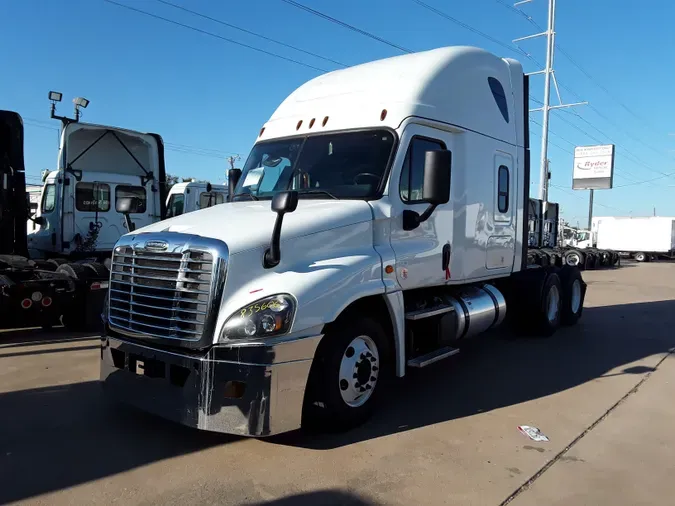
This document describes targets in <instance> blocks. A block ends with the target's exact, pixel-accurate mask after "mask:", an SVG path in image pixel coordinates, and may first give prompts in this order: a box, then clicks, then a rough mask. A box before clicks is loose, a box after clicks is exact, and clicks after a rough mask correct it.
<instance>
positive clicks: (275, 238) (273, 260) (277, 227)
mask: <svg viewBox="0 0 675 506" xmlns="http://www.w3.org/2000/svg"><path fill="white" fill-rule="evenodd" d="M283 221H284V213H278V214H277V219H276V221H275V222H274V231H273V232H272V241H271V243H270V247H269V248H268V249H267V251H265V257H264V259H263V266H264V267H265V269H271V268H272V267H276V266H277V265H279V262H280V261H281V245H280V242H281V224H282V222H283Z"/></svg>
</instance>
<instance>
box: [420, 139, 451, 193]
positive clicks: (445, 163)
mask: <svg viewBox="0 0 675 506" xmlns="http://www.w3.org/2000/svg"><path fill="white" fill-rule="evenodd" d="M451 164H452V153H451V152H450V151H448V150H442V151H427V152H426V156H425V158H424V187H423V190H422V198H423V199H424V200H425V201H426V202H428V203H429V204H431V205H433V206H438V205H440V204H445V203H447V202H448V201H449V200H450V165H451Z"/></svg>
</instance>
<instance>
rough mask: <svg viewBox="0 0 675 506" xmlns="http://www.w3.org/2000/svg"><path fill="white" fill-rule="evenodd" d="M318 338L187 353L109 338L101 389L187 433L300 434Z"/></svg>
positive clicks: (104, 344)
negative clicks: (296, 431)
mask: <svg viewBox="0 0 675 506" xmlns="http://www.w3.org/2000/svg"><path fill="white" fill-rule="evenodd" d="M321 337H322V336H320V335H319V336H312V337H304V338H298V339H294V340H287V341H280V342H277V343H274V344H269V343H266V344H265V345H238V346H215V347H213V348H211V349H210V350H208V351H207V352H201V353H193V352H189V353H188V352H177V351H167V350H160V349H157V348H153V347H150V346H146V345H143V344H139V343H137V342H130V341H128V340H126V339H125V338H121V337H118V336H116V335H115V336H110V335H108V336H105V337H103V338H102V340H101V382H102V385H103V387H104V389H105V390H106V391H107V392H108V393H109V394H111V395H112V396H113V397H114V398H116V399H118V400H120V401H122V402H125V403H127V404H131V405H133V406H135V407H138V408H140V409H142V410H144V411H148V412H150V413H154V414H156V415H159V416H161V417H163V418H167V419H169V420H173V421H176V422H179V423H182V424H184V425H187V426H190V427H195V428H198V429H203V430H209V431H215V432H225V433H228V434H237V435H242V436H269V435H273V434H278V433H281V432H286V431H290V430H294V429H297V428H299V427H300V423H301V420H302V405H303V400H304V396H305V387H306V385H307V379H308V377H309V371H310V367H311V365H312V360H313V358H314V352H315V351H316V347H317V346H318V344H319V341H320V340H321Z"/></svg>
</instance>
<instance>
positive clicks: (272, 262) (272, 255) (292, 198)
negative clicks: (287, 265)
mask: <svg viewBox="0 0 675 506" xmlns="http://www.w3.org/2000/svg"><path fill="white" fill-rule="evenodd" d="M297 207H298V192H297V191H285V192H278V193H277V194H275V195H274V197H273V198H272V211H274V212H275V213H277V221H275V222H274V231H273V232H272V241H271V243H270V247H269V249H268V250H267V251H266V252H265V256H264V258H263V267H265V269H271V268H272V267H276V266H277V265H279V262H280V261H281V247H280V244H279V243H280V242H281V224H282V222H283V221H284V214H286V213H292V212H293V211H295V210H296V209H297Z"/></svg>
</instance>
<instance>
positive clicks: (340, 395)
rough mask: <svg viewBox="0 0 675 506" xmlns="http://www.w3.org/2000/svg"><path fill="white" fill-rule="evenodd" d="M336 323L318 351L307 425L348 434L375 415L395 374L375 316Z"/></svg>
mask: <svg viewBox="0 0 675 506" xmlns="http://www.w3.org/2000/svg"><path fill="white" fill-rule="evenodd" d="M341 323H342V325H340V323H338V322H336V323H335V324H333V325H332V326H331V328H329V330H328V332H326V334H325V335H324V337H323V339H322V341H321V343H320V344H319V348H318V349H317V352H316V357H315V359H314V364H313V365H312V370H311V372H310V376H309V380H308V382H309V383H308V385H307V396H306V397H305V406H304V408H305V414H304V417H303V418H304V420H303V422H306V423H305V426H306V427H311V428H315V429H320V430H325V429H328V430H336V431H343V430H348V429H350V428H353V427H356V426H358V425H361V424H362V423H363V422H365V421H366V420H367V419H368V418H369V417H370V416H371V414H372V412H373V408H374V405H375V404H376V403H377V400H378V398H379V397H380V396H381V394H382V391H383V390H384V387H385V385H386V382H387V380H388V379H389V378H388V376H389V374H390V365H389V364H390V362H391V361H390V358H389V346H388V341H387V338H386V336H385V333H384V331H383V330H382V327H381V326H380V324H379V323H377V322H376V321H375V320H373V319H371V318H357V319H354V320H352V321H351V322H349V321H342V322H341Z"/></svg>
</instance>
